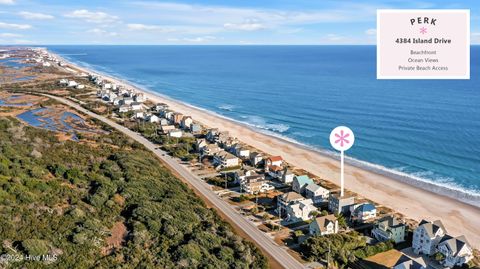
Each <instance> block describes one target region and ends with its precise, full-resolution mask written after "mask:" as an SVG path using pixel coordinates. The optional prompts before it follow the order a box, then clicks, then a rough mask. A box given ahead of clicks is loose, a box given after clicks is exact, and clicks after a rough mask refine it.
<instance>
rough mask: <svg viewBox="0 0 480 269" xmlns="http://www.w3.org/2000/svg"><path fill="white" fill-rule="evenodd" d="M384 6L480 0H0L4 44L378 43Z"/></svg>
mask: <svg viewBox="0 0 480 269" xmlns="http://www.w3.org/2000/svg"><path fill="white" fill-rule="evenodd" d="M378 8H415V9H421V8H442V9H443V8H467V9H470V10H471V27H472V28H471V30H472V43H475V44H480V1H478V0H471V1H462V0H457V1H444V0H436V1H433V0H432V1H405V0H403V1H401V0H397V1H393V0H392V1H388V0H369V1H339V0H311V1H306V0H289V1H287V0H259V1H245V0H229V1H220V0H205V1H149V0H143V1H142V0H125V1H122V0H116V1H113V0H112V1H110V0H103V1H102V0H100V1H99V0H97V1H88V0H87V1H70V0H65V1H52V0H0V44H172V45H174V44H210V45H214V44H374V42H375V24H376V22H375V20H376V16H375V14H376V9H378Z"/></svg>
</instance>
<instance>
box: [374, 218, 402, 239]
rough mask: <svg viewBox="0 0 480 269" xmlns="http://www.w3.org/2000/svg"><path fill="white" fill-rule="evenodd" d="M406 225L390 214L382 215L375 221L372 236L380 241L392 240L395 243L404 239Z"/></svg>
mask: <svg viewBox="0 0 480 269" xmlns="http://www.w3.org/2000/svg"><path fill="white" fill-rule="evenodd" d="M405 228H406V225H405V224H404V223H401V222H400V221H399V220H398V219H396V218H394V217H392V216H386V217H383V218H381V219H379V220H377V221H376V222H375V226H374V228H373V229H372V236H373V237H374V238H375V239H377V240H378V241H380V242H384V241H388V240H392V241H394V242H395V243H396V244H398V243H401V242H404V241H405Z"/></svg>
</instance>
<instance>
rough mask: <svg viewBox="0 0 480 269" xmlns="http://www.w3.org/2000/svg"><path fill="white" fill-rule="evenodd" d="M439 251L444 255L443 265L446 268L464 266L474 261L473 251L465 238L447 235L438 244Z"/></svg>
mask: <svg viewBox="0 0 480 269" xmlns="http://www.w3.org/2000/svg"><path fill="white" fill-rule="evenodd" d="M437 249H438V251H439V252H440V253H442V255H443V259H442V261H441V264H442V265H443V266H445V267H449V268H452V267H454V266H462V265H464V264H465V263H468V262H469V261H470V260H471V259H473V249H472V247H471V246H470V244H469V243H468V241H467V239H466V238H465V236H458V237H451V236H449V235H445V236H444V237H443V238H442V240H441V241H440V243H438V247H437Z"/></svg>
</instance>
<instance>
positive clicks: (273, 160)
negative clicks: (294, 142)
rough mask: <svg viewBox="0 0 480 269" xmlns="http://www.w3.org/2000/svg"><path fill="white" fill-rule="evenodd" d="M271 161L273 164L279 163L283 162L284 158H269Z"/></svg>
mask: <svg viewBox="0 0 480 269" xmlns="http://www.w3.org/2000/svg"><path fill="white" fill-rule="evenodd" d="M268 159H269V160H270V161H272V162H278V161H283V158H282V156H272V157H270V158H268Z"/></svg>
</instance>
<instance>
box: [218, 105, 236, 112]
mask: <svg viewBox="0 0 480 269" xmlns="http://www.w3.org/2000/svg"><path fill="white" fill-rule="evenodd" d="M218 108H219V109H221V110H225V111H233V109H234V108H235V106H234V105H228V104H224V105H219V106H218Z"/></svg>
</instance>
